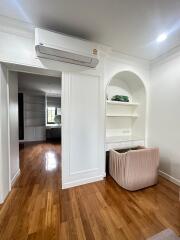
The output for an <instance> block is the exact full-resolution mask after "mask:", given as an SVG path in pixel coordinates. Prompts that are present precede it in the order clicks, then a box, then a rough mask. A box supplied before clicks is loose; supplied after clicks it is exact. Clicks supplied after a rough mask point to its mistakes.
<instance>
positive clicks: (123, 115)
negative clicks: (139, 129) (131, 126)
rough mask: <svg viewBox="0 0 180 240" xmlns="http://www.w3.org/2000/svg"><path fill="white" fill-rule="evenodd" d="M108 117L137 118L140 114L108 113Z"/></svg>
mask: <svg viewBox="0 0 180 240" xmlns="http://www.w3.org/2000/svg"><path fill="white" fill-rule="evenodd" d="M106 116H107V117H130V118H137V117H138V115H131V114H106Z"/></svg>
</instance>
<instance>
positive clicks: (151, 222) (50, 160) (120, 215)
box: [0, 143, 180, 240]
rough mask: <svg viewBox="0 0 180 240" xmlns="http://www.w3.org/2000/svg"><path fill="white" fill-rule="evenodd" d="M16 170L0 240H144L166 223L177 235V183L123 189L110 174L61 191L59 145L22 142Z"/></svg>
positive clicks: (1, 215) (179, 218)
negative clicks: (19, 170)
mask: <svg viewBox="0 0 180 240" xmlns="http://www.w3.org/2000/svg"><path fill="white" fill-rule="evenodd" d="M20 159H21V175H20V177H19V179H18V180H17V182H16V184H15V185H14V187H13V189H12V192H11V193H10V194H9V196H8V198H7V200H6V202H5V203H4V205H3V206H2V209H1V211H0V240H69V239H70V240H76V239H79V240H82V239H83V240H84V239H89V240H94V239H96V240H99V239H102V240H111V239H112V240H144V239H146V238H147V237H149V236H152V235H153V234H155V233H158V232H160V231H162V230H163V229H165V228H171V229H173V230H174V231H176V233H177V234H180V204H179V200H178V194H179V192H178V191H179V188H178V187H177V186H176V185H174V184H173V183H170V182H168V181H167V180H165V179H163V178H160V179H159V184H158V185H157V186H154V187H150V188H147V189H144V190H141V191H136V192H128V191H126V190H124V189H122V188H120V187H119V186H118V185H117V184H116V183H115V182H114V181H113V180H112V178H111V177H107V179H106V180H104V181H101V182H96V183H92V184H87V185H83V186H79V187H76V188H71V189H66V190H63V191H61V190H60V179H61V178H60V159H61V155H60V145H58V144H50V143H39V144H36V145H32V144H26V145H25V146H24V147H23V148H21V150H20Z"/></svg>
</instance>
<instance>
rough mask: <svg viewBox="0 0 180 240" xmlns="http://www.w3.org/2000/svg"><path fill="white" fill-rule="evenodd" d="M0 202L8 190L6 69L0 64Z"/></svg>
mask: <svg viewBox="0 0 180 240" xmlns="http://www.w3.org/2000/svg"><path fill="white" fill-rule="evenodd" d="M0 103H1V105H0V203H2V202H3V201H4V199H5V198H6V196H7V194H8V192H9V190H10V175H9V172H10V166H9V125H8V118H9V117H8V82H7V69H6V67H5V66H4V65H2V64H0Z"/></svg>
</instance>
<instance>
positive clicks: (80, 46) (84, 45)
mask: <svg viewBox="0 0 180 240" xmlns="http://www.w3.org/2000/svg"><path fill="white" fill-rule="evenodd" d="M35 48H36V53H37V56H38V57H40V58H46V59H51V60H55V61H61V62H66V63H71V64H76V65H81V66H86V67H91V68H94V67H96V66H97V64H98V62H99V60H98V51H97V45H96V44H93V43H91V42H88V41H86V40H81V39H78V38H74V37H70V36H67V35H64V34H59V33H56V32H51V31H47V30H43V29H39V28H36V29H35Z"/></svg>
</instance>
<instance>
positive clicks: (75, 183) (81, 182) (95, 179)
mask: <svg viewBox="0 0 180 240" xmlns="http://www.w3.org/2000/svg"><path fill="white" fill-rule="evenodd" d="M105 176H106V174H105V173H104V174H103V175H99V176H94V177H89V178H82V179H79V180H75V181H72V182H67V183H64V184H63V185H62V189H66V188H71V187H76V186H80V185H84V184H88V183H93V182H98V181H102V180H104V177H105Z"/></svg>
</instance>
